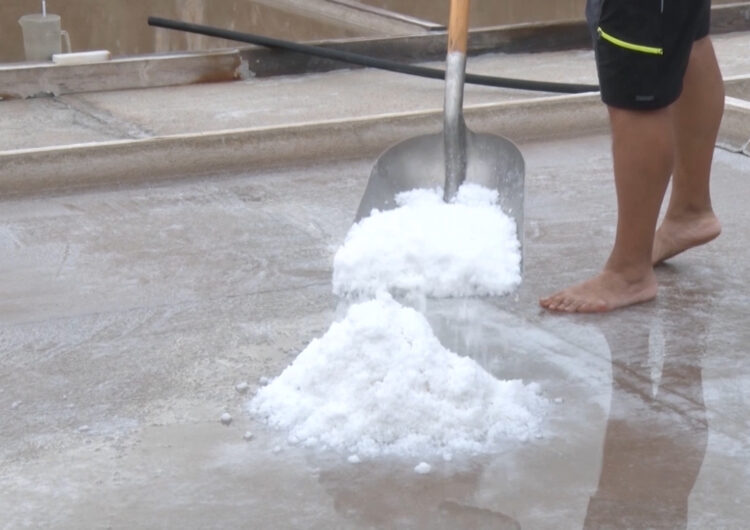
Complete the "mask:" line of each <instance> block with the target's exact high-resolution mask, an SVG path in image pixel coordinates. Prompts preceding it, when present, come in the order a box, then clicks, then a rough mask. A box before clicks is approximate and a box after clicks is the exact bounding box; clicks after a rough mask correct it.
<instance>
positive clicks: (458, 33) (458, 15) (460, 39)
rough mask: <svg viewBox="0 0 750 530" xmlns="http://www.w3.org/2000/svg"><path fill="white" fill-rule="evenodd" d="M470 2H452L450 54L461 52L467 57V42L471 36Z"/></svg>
mask: <svg viewBox="0 0 750 530" xmlns="http://www.w3.org/2000/svg"><path fill="white" fill-rule="evenodd" d="M469 2H470V0H451V13H450V20H449V22H448V53H451V52H461V53H463V54H464V55H466V41H467V38H468V34H469Z"/></svg>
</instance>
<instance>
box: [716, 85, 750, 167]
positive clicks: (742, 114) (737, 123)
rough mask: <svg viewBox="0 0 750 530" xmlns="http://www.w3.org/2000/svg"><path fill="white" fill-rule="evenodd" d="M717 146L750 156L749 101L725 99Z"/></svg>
mask: <svg viewBox="0 0 750 530" xmlns="http://www.w3.org/2000/svg"><path fill="white" fill-rule="evenodd" d="M717 145H718V146H719V147H721V148H722V149H726V150H727V151H732V152H734V153H743V154H745V155H748V156H750V101H746V100H744V99H736V98H732V97H727V98H726V102H725V106H724V118H723V119H722V121H721V129H720V130H719V140H718V143H717Z"/></svg>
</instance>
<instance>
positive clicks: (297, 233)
mask: <svg viewBox="0 0 750 530" xmlns="http://www.w3.org/2000/svg"><path fill="white" fill-rule="evenodd" d="M521 149H522V152H523V153H524V156H525V158H526V161H527V164H528V169H527V174H528V177H527V201H526V225H525V231H526V240H525V276H524V283H523V285H522V287H521V288H520V290H519V292H518V293H517V296H514V297H508V298H499V299H476V300H449V301H430V302H429V303H428V304H427V310H426V311H427V315H428V317H429V319H430V320H431V321H432V323H433V325H434V327H435V328H436V330H437V331H438V333H439V336H440V338H441V340H442V341H443V343H444V344H445V345H446V346H447V347H449V348H451V349H453V350H454V351H456V352H458V353H460V354H462V355H469V356H472V357H473V358H475V359H476V360H477V361H478V362H479V363H480V364H482V366H484V367H485V368H486V369H487V370H489V371H490V372H492V373H493V374H494V375H496V376H497V377H498V378H502V379H510V378H523V379H524V380H525V381H529V382H530V381H535V382H537V383H539V385H540V386H541V389H542V392H543V393H544V394H545V395H546V396H547V397H548V398H550V400H551V401H552V403H553V405H552V407H551V410H550V412H549V414H548V416H547V417H546V418H545V420H544V422H545V423H544V424H545V429H544V430H545V435H544V437H543V438H541V439H536V440H531V441H527V442H513V443H510V442H509V443H508V444H507V445H506V446H504V447H501V448H498V453H497V454H494V455H490V456H486V457H481V458H469V459H457V460H455V461H453V462H449V463H448V462H431V463H432V464H433V472H432V473H431V474H428V475H419V474H417V473H414V471H413V468H414V466H415V465H416V464H417V463H418V462H417V461H415V460H412V459H407V460H403V461H401V460H395V459H388V460H377V461H365V462H363V463H361V464H358V465H354V464H350V463H348V462H347V461H346V455H338V454H329V453H326V454H320V453H318V452H315V451H313V450H307V449H301V448H297V447H294V446H290V445H288V444H287V443H286V440H285V436H284V434H283V433H276V432H272V431H270V430H268V429H267V428H265V427H264V426H263V425H261V424H259V423H257V422H256V421H254V420H253V419H252V418H250V417H248V416H247V415H246V414H245V413H244V411H243V406H244V404H245V402H246V401H247V399H248V398H249V396H251V395H252V393H253V392H254V390H255V389H256V388H257V386H258V384H259V383H258V381H259V379H260V378H261V377H263V376H268V377H273V376H275V375H277V374H278V373H280V371H281V370H282V369H283V368H284V367H285V366H286V365H287V364H288V363H290V362H291V361H292V360H293V359H294V357H295V356H296V354H297V353H299V352H300V351H301V350H302V349H303V348H304V346H305V345H306V344H307V343H308V342H309V341H310V340H312V339H313V338H315V337H319V336H321V335H322V334H323V333H324V332H325V331H326V330H327V329H328V327H329V325H330V324H331V322H332V321H333V319H334V318H335V317H336V315H337V314H339V311H340V310H341V301H340V300H338V299H337V298H336V297H334V296H333V295H332V294H331V273H332V271H331V261H332V256H333V253H334V251H335V249H336V247H337V246H338V245H339V244H340V243H341V242H342V241H343V237H344V235H345V234H346V231H347V230H348V228H349V226H350V223H351V220H352V218H353V216H354V212H355V210H356V208H357V206H358V203H359V199H360V197H361V194H362V192H363V190H364V186H365V183H366V179H367V175H368V173H369V170H370V168H371V167H372V162H373V160H371V159H370V158H366V159H359V160H353V161H348V162H341V163H336V164H323V165H318V166H312V167H305V168H295V167H283V168H280V169H278V170H276V171H266V172H263V173H247V174H234V175H218V176H211V177H210V178H209V177H206V178H201V179H194V180H190V181H181V182H173V183H167V184H161V185H153V186H138V187H130V188H124V189H117V190H112V189H100V190H93V191H88V192H81V193H75V194H73V193H71V194H56V195H46V196H33V197H29V198H24V199H17V200H3V201H0V251H2V256H3V259H2V260H0V293H2V296H1V297H0V363H1V364H2V366H3V369H2V370H1V371H0V410H2V411H3V414H2V416H1V417H0V425H2V428H1V429H0V463H1V464H0V492H1V494H0V513H2V514H3V517H2V523H0V527H2V528H14V529H15V528H41V527H45V528H71V529H79V528H129V529H130V528H229V527H244V528H289V529H296V528H299V529H311V528H320V529H331V528H342V529H344V528H346V529H348V528H351V529H362V528H420V529H421V528H431V529H435V528H451V529H455V528H493V529H503V528H508V529H510V528H529V529H547V528H548V529H560V528H592V529H593V528H623V527H628V528H695V529H705V528H727V529H740V528H745V527H746V525H747V521H748V519H750V508H748V505H747V502H746V500H747V498H748V497H750V458H748V454H750V437H748V428H749V427H750V425H749V420H750V416H749V415H748V407H747V403H748V400H749V399H750V394H748V389H750V368H749V367H748V363H747V343H748V340H750V331H748V327H747V315H748V306H749V304H750V299H749V297H748V291H747V289H746V283H747V278H748V277H750V270H749V267H750V266H749V265H748V263H750V260H749V259H748V257H749V256H748V250H747V249H748V248H749V247H750V240H749V239H748V232H747V230H746V227H747V225H748V223H749V222H750V214H749V213H748V210H747V208H746V200H745V197H746V193H745V192H746V191H747V186H748V185H747V175H748V174H750V158H748V157H746V156H743V155H740V154H734V153H729V152H726V151H722V150H717V151H716V159H715V164H714V202H715V208H716V211H717V212H718V214H719V216H720V217H721V219H722V221H723V224H724V233H723V234H722V236H721V237H720V238H719V239H718V240H716V241H715V242H712V243H710V244H709V245H707V246H705V247H702V248H699V249H695V250H693V251H691V252H689V253H686V254H685V255H683V256H679V257H677V258H675V259H674V260H673V261H671V262H670V263H669V264H668V265H666V266H663V267H660V268H659V269H658V271H657V275H658V278H659V281H660V283H661V287H660V293H659V297H658V299H657V300H656V301H654V302H650V303H647V304H643V305H640V306H637V307H633V308H630V309H626V310H622V311H618V312H616V313H612V314H609V315H601V316H559V315H551V314H547V313H544V312H542V311H540V310H539V308H538V306H537V302H536V301H537V298H538V297H539V296H540V295H543V294H546V293H548V292H550V291H551V290H553V289H556V288H558V287H560V286H562V285H565V284H568V283H571V282H575V281H578V280H581V279H583V278H585V277H587V276H588V275H590V274H593V273H594V272H595V271H597V270H598V268H599V267H600V266H601V264H602V262H603V260H604V259H605V257H606V254H607V252H608V249H609V245H610V243H611V239H612V236H613V229H614V220H615V212H614V207H615V204H614V190H613V183H612V179H611V175H610V165H611V158H610V155H609V138H608V136H607V135H593V136H583V137H578V138H571V139H558V140H547V141H542V142H530V143H525V144H522V145H521ZM241 381H248V382H249V383H250V391H249V393H248V394H245V395H243V394H240V393H238V392H237V391H236V390H235V384H237V383H238V382H241ZM223 412H229V413H231V414H232V415H233V417H234V422H233V423H232V424H231V425H229V426H224V425H222V424H221V423H220V421H219V417H220V416H221V414H222V413H223ZM246 431H252V432H253V433H254V435H255V436H254V438H253V439H252V440H251V441H246V440H244V439H243V434H244V433H245V432H246Z"/></svg>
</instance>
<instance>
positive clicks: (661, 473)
mask: <svg viewBox="0 0 750 530" xmlns="http://www.w3.org/2000/svg"><path fill="white" fill-rule="evenodd" d="M667 296H669V295H667ZM680 298H681V299H680V300H679V303H670V302H675V301H670V300H665V301H664V303H663V304H662V305H661V307H660V308H658V309H657V308H653V309H652V310H651V311H646V312H645V313H644V314H643V315H642V316H641V318H640V319H638V321H636V322H632V323H631V325H628V326H624V325H623V323H622V322H620V321H618V319H616V318H610V319H607V320H604V321H603V322H602V323H601V324H600V325H599V327H600V329H601V330H602V332H603V333H604V335H605V337H606V338H607V343H608V344H609V347H610V351H611V353H612V403H611V407H610V413H609V420H608V422H607V428H606V435H605V438H604V456H603V460H602V470H601V476H600V478H599V485H598V488H597V491H596V493H595V494H594V495H593V496H592V497H591V500H590V502H589V506H588V511H587V514H586V522H585V525H584V528H587V529H589V528H590V529H594V528H664V529H667V528H670V529H671V528H686V527H687V522H688V498H689V496H690V492H691V491H692V488H693V486H694V484H695V481H696V478H697V476H698V473H699V471H700V469H701V465H702V463H703V459H704V457H705V454H706V446H707V441H708V422H707V419H706V407H705V404H704V400H703V384H702V383H703V382H702V367H701V363H702V360H703V356H704V355H705V353H706V351H705V350H706V344H707V340H706V339H707V336H706V335H707V326H708V324H707V321H706V319H704V318H702V317H701V315H702V313H699V312H695V311H693V310H691V309H692V308H695V307H697V306H699V305H701V306H704V307H703V310H704V311H708V312H710V307H706V306H705V304H707V303H708V304H710V302H711V293H709V292H707V291H705V290H702V289H701V287H700V285H697V286H692V287H687V288H685V289H682V292H681V297H680Z"/></svg>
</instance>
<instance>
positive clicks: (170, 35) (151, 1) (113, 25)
mask: <svg viewBox="0 0 750 530" xmlns="http://www.w3.org/2000/svg"><path fill="white" fill-rule="evenodd" d="M35 11H41V3H40V2H31V1H29V0H3V2H2V5H0V35H2V36H3V45H2V46H0V62H18V61H23V60H24V52H23V36H22V34H21V27H20V26H19V24H18V19H19V18H20V17H21V16H22V15H25V14H28V13H32V12H35ZM47 12H48V13H55V14H58V15H60V16H61V18H62V27H63V29H65V30H67V31H68V33H69V34H70V39H71V44H72V47H73V51H85V50H99V49H106V50H109V51H110V52H112V55H114V56H123V55H137V54H145V53H154V52H170V51H184V50H208V49H216V48H227V47H235V46H237V45H238V43H233V42H229V41H225V40H222V39H215V38H210V37H205V36H203V35H193V34H188V33H183V32H179V31H171V30H166V29H159V28H152V27H150V26H148V24H147V23H146V20H147V19H148V17H149V16H160V17H164V18H173V19H179V20H184V21H186V22H194V23H198V24H207V25H210V26H217V27H221V28H226V29H232V30H237V31H246V32H250V33H260V34H263V35H266V36H269V37H276V38H281V39H290V40H297V41H306V40H319V39H320V40H323V39H334V38H345V37H354V36H356V35H357V34H356V32H355V31H353V30H352V29H351V28H346V27H341V26H339V25H337V24H336V21H334V20H314V19H311V18H308V17H305V16H301V15H296V14H294V13H290V12H288V11H283V10H281V9H276V8H273V7H269V6H267V5H263V4H257V3H254V2H253V1H252V0H211V1H209V0H132V1H128V2H126V1H125V0H113V1H109V2H102V1H101V0H78V1H76V2H62V1H60V0H50V1H48V2H47Z"/></svg>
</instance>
